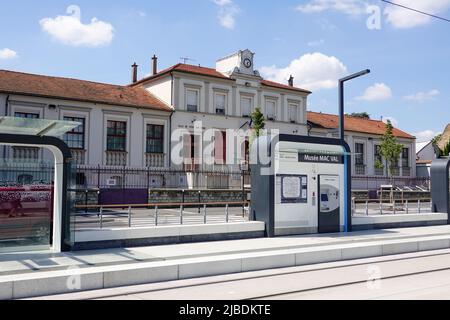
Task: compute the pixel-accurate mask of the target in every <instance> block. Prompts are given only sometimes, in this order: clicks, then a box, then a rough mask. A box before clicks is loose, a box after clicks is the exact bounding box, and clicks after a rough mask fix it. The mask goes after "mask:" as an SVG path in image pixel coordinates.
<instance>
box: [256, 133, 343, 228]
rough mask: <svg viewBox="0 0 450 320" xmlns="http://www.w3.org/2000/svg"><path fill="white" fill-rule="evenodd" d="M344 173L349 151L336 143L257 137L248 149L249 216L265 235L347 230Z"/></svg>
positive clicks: (284, 137)
mask: <svg viewBox="0 0 450 320" xmlns="http://www.w3.org/2000/svg"><path fill="white" fill-rule="evenodd" d="M264 154H266V155H267V157H265V156H264ZM350 172H351V170H350V149H349V147H348V145H347V144H344V145H342V144H341V141H340V140H338V139H331V138H320V137H305V136H296V135H278V136H276V137H272V138H271V137H260V138H258V140H256V141H255V142H254V143H253V144H252V146H251V178H252V181H251V185H252V195H251V199H252V204H251V213H252V215H253V216H254V218H255V220H259V221H264V222H266V230H267V235H268V236H276V235H292V234H308V233H330V232H341V231H349V230H350V229H351V206H350V199H351V196H350V194H351V193H350V192H351V191H350V190H351V186H350V184H351V176H350Z"/></svg>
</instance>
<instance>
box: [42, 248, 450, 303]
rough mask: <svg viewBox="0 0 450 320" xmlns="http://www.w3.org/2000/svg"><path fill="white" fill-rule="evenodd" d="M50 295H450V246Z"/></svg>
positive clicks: (120, 297) (135, 297) (121, 297)
mask: <svg viewBox="0 0 450 320" xmlns="http://www.w3.org/2000/svg"><path fill="white" fill-rule="evenodd" d="M47 298H57V299H114V300H128V299H132V300H185V299H192V300H219V299H224V300H240V299H258V300H264V299H270V300H273V299H283V300H290V299H292V300H299V299H302V300H308V299H343V300H366V299H450V250H438V251H428V252H421V253H411V254H403V255H395V256H385V257H378V258H369V259H360V260H352V261H344V262H334V263H326V264H318V265H313V266H304V267H295V268H285V269H274V270H265V271H257V272H248V273H241V274H233V275H224V276H216V277H207V278H199V279H189V280H179V281H171V282H165V283H158V284H147V285H140V286H130V287H120V288H112V289H104V290H97V291H87V292H81V293H73V294H66V295H59V296H54V297H46V299H47Z"/></svg>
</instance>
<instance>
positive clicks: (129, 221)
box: [128, 207, 131, 228]
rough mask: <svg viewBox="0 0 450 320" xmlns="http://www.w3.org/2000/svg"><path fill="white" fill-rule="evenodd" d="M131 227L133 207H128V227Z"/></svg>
mask: <svg viewBox="0 0 450 320" xmlns="http://www.w3.org/2000/svg"><path fill="white" fill-rule="evenodd" d="M130 227H131V207H128V228H130Z"/></svg>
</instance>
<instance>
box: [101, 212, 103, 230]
mask: <svg viewBox="0 0 450 320" xmlns="http://www.w3.org/2000/svg"><path fill="white" fill-rule="evenodd" d="M100 229H103V207H100Z"/></svg>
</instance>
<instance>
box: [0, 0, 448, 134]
mask: <svg viewBox="0 0 450 320" xmlns="http://www.w3.org/2000/svg"><path fill="white" fill-rule="evenodd" d="M395 1H396V2H398V3H402V4H407V5H409V6H411V7H414V8H417V9H420V10H423V11H426V12H430V13H433V14H437V15H440V16H443V17H447V18H450V0H426V1H425V0H395ZM71 5H76V6H78V8H79V9H80V13H81V15H80V16H78V11H77V10H76V7H72V9H71V10H68V11H69V12H67V9H68V7H69V6H71ZM373 5H376V6H377V7H375V9H376V8H379V10H380V12H381V16H380V19H379V21H380V25H379V28H376V29H369V28H368V27H367V23H366V22H367V20H368V18H370V17H372V15H371V14H369V13H367V12H366V8H367V6H373ZM0 8H1V12H3V13H5V12H7V14H3V15H2V19H0V69H9V70H18V71H24V72H30V73H39V74H47V75H55V76H65V77H73V78H80V79H86V80H93V81H100V82H107V83H116V84H126V83H128V82H129V80H130V77H131V71H130V65H131V64H132V63H133V62H134V61H136V62H137V63H138V64H139V66H140V68H139V72H140V76H141V77H143V76H145V75H146V74H148V73H149V72H150V58H151V56H152V55H153V54H154V53H156V54H157V55H158V57H159V67H160V68H164V67H168V66H170V65H173V64H175V63H178V62H180V57H183V56H187V57H190V58H192V59H194V60H195V61H194V62H192V63H194V64H201V65H202V66H209V67H213V66H214V65H215V61H216V59H218V58H220V57H222V56H225V55H227V54H229V53H232V52H235V51H237V50H239V49H246V48H249V49H250V50H252V51H254V52H255V53H256V56H255V65H256V68H257V69H259V70H260V71H261V72H262V73H263V74H264V75H265V76H266V77H268V78H271V79H274V80H277V81H286V80H287V77H288V76H289V74H294V76H295V82H296V85H299V86H303V87H306V88H309V89H312V91H313V94H312V95H311V96H310V99H309V110H313V111H323V112H330V113H336V112H337V89H336V86H335V83H336V82H335V80H336V79H337V77H339V76H341V75H344V74H346V73H351V72H356V71H359V70H360V69H364V68H370V69H371V70H372V73H371V74H370V75H368V76H365V77H363V78H360V79H357V80H354V81H352V82H351V83H348V85H347V87H346V111H347V112H356V111H367V112H368V113H369V114H370V115H371V116H372V117H373V118H375V119H379V118H380V117H382V116H383V117H384V118H387V117H390V118H392V119H393V121H394V122H395V123H397V124H398V127H400V128H401V129H403V130H406V131H408V132H410V133H413V134H416V135H417V136H418V138H419V140H424V139H427V138H429V137H431V136H433V135H434V134H436V133H438V132H440V131H442V130H443V128H444V127H445V125H446V124H447V123H449V122H450V90H449V89H450V81H449V74H450V63H449V57H450V42H449V41H448V38H449V37H448V35H449V33H450V23H448V22H444V21H440V20H436V19H431V18H427V17H425V16H422V15H419V14H416V13H411V12H409V11H407V10H405V9H402V8H395V7H392V6H391V5H388V4H384V3H383V2H382V1H378V0H286V1H276V2H275V1H269V0H267V1H264V0H262V1H261V0H259V1H254V0H191V1H181V0H174V1H167V0H166V1H160V0H152V1H140V0H134V1H133V0H132V1H111V0H109V1H100V0H99V1H85V0H79V1H61V0H58V1H56V0H53V1H51V0H41V1H39V2H36V1H24V0H16V1H8V2H6V1H2V3H1V4H0ZM73 8H75V10H74V9H73ZM369 8H372V11H370V12H371V13H373V12H374V11H373V10H375V9H373V7H369ZM58 16H59V17H58ZM94 17H95V18H96V19H97V20H94V21H92V19H93V18H94ZM375 17H376V18H377V17H378V16H376V15H375ZM370 21H375V22H377V20H376V19H375V20H370ZM375 26H376V27H378V26H377V25H376V24H375Z"/></svg>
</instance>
